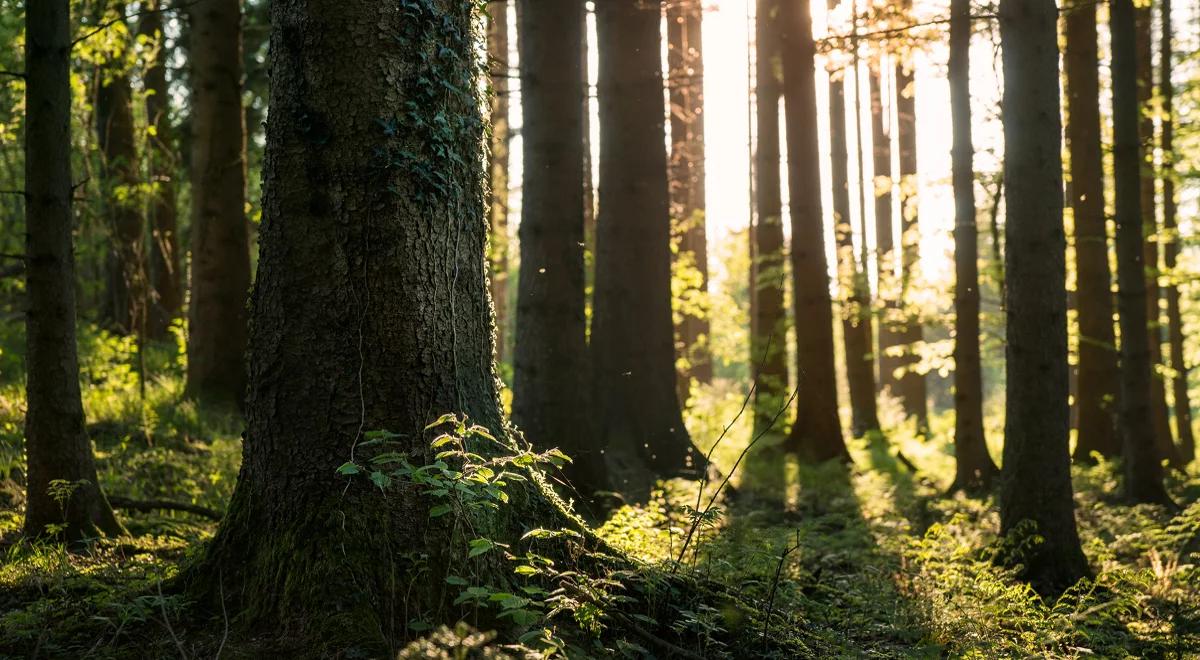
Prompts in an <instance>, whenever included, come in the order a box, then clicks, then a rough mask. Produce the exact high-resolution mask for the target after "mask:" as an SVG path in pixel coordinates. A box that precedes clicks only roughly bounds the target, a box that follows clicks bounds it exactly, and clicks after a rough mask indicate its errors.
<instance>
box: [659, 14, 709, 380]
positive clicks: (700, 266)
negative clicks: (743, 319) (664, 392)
mask: <svg viewBox="0 0 1200 660" xmlns="http://www.w3.org/2000/svg"><path fill="white" fill-rule="evenodd" d="M666 15H667V16H666V18H667V83H668V102H669V104H670V105H669V106H668V107H669V110H670V117H671V159H670V169H669V173H668V174H669V189H670V192H671V219H672V225H673V226H672V234H673V236H672V242H673V243H674V245H675V249H674V250H673V252H674V258H675V268H676V269H677V270H680V271H682V272H683V273H684V274H685V276H684V277H683V282H682V285H683V290H682V291H681V292H678V293H677V294H676V302H677V303H678V305H679V307H678V309H676V310H675V313H674V316H675V335H676V339H675V344H676V347H677V350H676V354H677V359H678V360H679V362H680V369H679V383H678V387H679V400H680V401H681V402H685V403H686V401H687V398H688V392H689V391H690V389H691V383H692V381H693V380H695V381H696V382H698V383H709V382H711V381H712V354H711V351H710V349H709V342H708V339H709V332H710V324H709V303H708V244H707V242H708V241H707V236H706V233H705V216H704V210H705V200H704V191H705V187H704V183H705V182H704V46H703V40H702V38H701V23H702V21H703V7H702V6H701V2H700V0H674V1H673V2H671V3H669V4H668V5H667V11H666Z"/></svg>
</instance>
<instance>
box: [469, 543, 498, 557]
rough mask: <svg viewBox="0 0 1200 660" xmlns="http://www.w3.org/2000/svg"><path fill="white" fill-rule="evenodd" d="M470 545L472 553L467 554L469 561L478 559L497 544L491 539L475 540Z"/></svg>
mask: <svg viewBox="0 0 1200 660" xmlns="http://www.w3.org/2000/svg"><path fill="white" fill-rule="evenodd" d="M468 545H469V546H470V548H471V549H470V551H469V552H467V558H468V559H470V558H471V557H478V556H479V555H482V554H483V553H485V552H487V551H489V550H491V549H492V548H494V547H496V544H495V543H493V542H492V540H491V539H475V540H473V541H471V542H470V543H469V544H468Z"/></svg>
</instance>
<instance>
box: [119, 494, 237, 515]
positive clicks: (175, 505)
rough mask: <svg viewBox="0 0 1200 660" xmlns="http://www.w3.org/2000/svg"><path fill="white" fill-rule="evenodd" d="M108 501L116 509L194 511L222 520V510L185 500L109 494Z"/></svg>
mask: <svg viewBox="0 0 1200 660" xmlns="http://www.w3.org/2000/svg"><path fill="white" fill-rule="evenodd" d="M108 503H109V504H111V505H112V506H113V508H115V509H132V510H134V511H142V512H149V511H160V510H161V511H183V512H184V513H194V514H196V515H197V516H203V517H205V518H208V519H209V520H218V521H219V520H220V519H221V518H222V515H221V512H219V511H217V510H216V509H210V508H208V507H206V506H200V505H198V504H187V503H185V502H172V501H171V500H135V499H132V498H129V497H122V496H120V495H109V496H108Z"/></svg>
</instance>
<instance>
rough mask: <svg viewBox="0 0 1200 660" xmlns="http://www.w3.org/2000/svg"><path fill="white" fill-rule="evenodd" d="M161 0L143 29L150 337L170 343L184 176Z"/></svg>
mask: <svg viewBox="0 0 1200 660" xmlns="http://www.w3.org/2000/svg"><path fill="white" fill-rule="evenodd" d="M161 5H162V3H161V0H152V1H151V2H148V3H147V4H146V8H147V10H148V11H147V12H146V13H145V14H143V15H142V17H141V22H140V23H139V24H138V34H139V35H141V36H143V37H144V38H145V39H147V40H148V41H147V43H148V45H149V48H150V51H149V58H150V59H149V61H148V62H147V63H146V73H145V77H144V81H145V86H146V89H145V92H146V122H147V124H148V125H149V126H151V127H153V130H152V131H148V134H149V136H148V138H147V145H146V167H147V174H148V175H149V177H150V200H149V203H148V204H147V211H148V218H147V220H148V224H149V225H150V248H149V250H148V252H149V253H150V259H149V270H150V273H149V280H150V281H149V285H150V287H151V290H152V291H153V295H152V296H151V299H150V301H149V305H148V307H149V309H148V310H147V319H146V333H147V335H148V336H150V337H152V338H154V339H165V338H167V337H168V336H169V335H168V328H169V327H170V325H171V322H172V321H174V320H175V319H176V318H178V317H179V314H180V311H181V309H182V307H183V291H182V288H181V281H182V278H181V277H180V269H179V263H180V260H179V220H178V214H177V211H176V209H175V202H176V187H177V183H178V182H177V181H176V179H175V173H176V172H178V171H179V169H180V168H179V162H178V160H179V159H178V157H177V156H176V153H177V150H176V144H175V135H174V129H173V128H172V126H171V118H170V101H169V96H168V94H169V90H168V88H167V52H168V51H167V39H166V33H165V32H164V31H163V23H162V12H161V11H159V10H160V9H161Z"/></svg>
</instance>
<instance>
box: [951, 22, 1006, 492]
mask: <svg viewBox="0 0 1200 660" xmlns="http://www.w3.org/2000/svg"><path fill="white" fill-rule="evenodd" d="M970 63H971V3H970V0H954V3H953V4H952V5H951V7H950V70H949V76H948V77H949V80H950V119H951V124H952V130H953V133H954V146H953V148H952V151H951V160H952V163H951V168H952V178H953V183H954V275H955V280H954V454H955V472H954V484H953V485H952V486H951V489H959V488H961V489H965V490H968V491H974V490H982V489H986V488H988V487H989V486H991V483H992V480H993V479H994V478H995V477H996V474H997V472H998V470H997V469H996V464H995V463H994V462H992V457H991V455H990V454H988V448H987V441H986V438H985V436H984V434H983V365H982V364H981V358H980V355H979V229H978V226H977V218H976V212H975V165H974V158H975V146H974V144H973V142H972V139H971V64H970Z"/></svg>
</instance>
